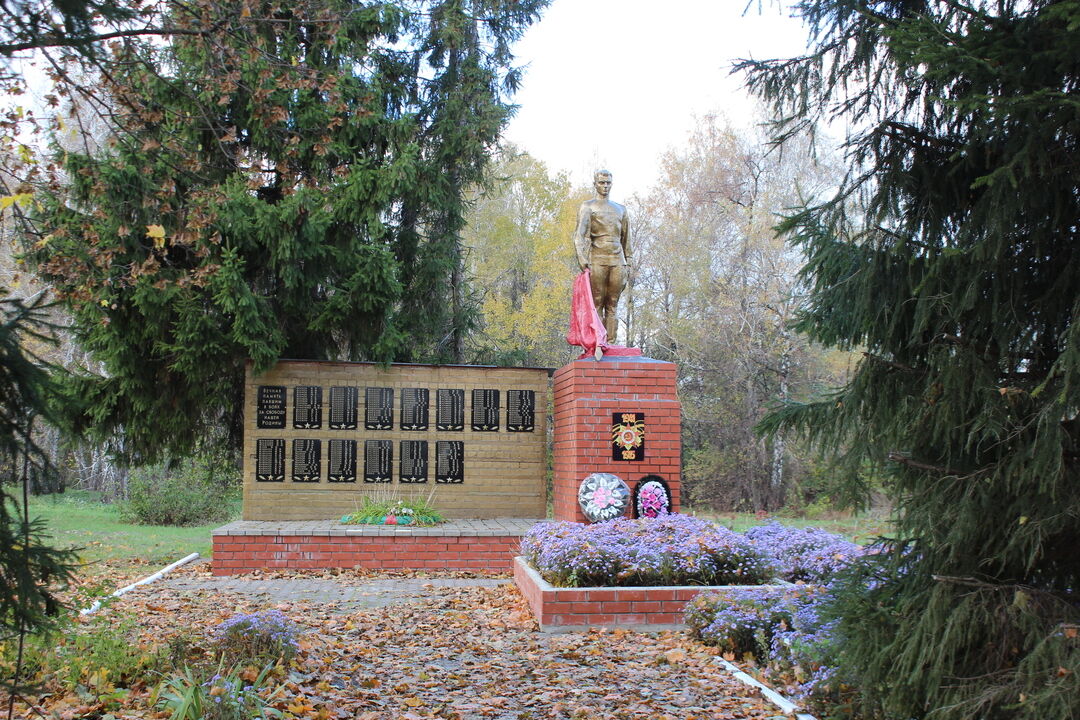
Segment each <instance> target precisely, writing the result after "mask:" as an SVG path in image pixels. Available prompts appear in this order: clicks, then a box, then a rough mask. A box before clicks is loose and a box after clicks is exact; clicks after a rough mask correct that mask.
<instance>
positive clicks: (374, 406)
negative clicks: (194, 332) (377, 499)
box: [243, 360, 549, 520]
mask: <svg viewBox="0 0 1080 720" xmlns="http://www.w3.org/2000/svg"><path fill="white" fill-rule="evenodd" d="M548 376H549V371H548V370H546V369H543V368H496V367H481V366H469V365H389V366H382V365H377V364H374V363H337V362H314V361H306V360H283V361H280V362H278V363H277V364H276V365H275V366H274V367H272V368H271V369H270V370H268V371H267V372H265V373H263V374H261V375H258V376H256V375H254V374H253V372H252V370H251V364H250V363H249V364H248V369H247V377H246V385H245V408H244V410H245V412H244V423H245V427H244V516H243V517H244V519H245V520H326V519H336V518H340V517H341V516H342V515H345V514H347V513H350V512H352V511H354V510H355V509H356V507H357V503H358V501H359V499H360V498H362V497H363V496H364V495H365V494H379V495H383V496H385V495H386V494H387V493H390V492H392V493H396V494H397V495H398V496H403V497H410V496H413V495H417V494H419V495H423V496H425V497H426V496H427V495H428V493H432V495H433V502H434V504H435V507H436V508H437V509H438V510H439V511H440V512H441V513H443V515H445V516H446V517H459V518H494V517H526V518H538V517H544V515H545V514H546V509H547V508H546V498H545V483H544V475H545V471H546V467H547V458H546V452H547V416H548V397H549V380H548Z"/></svg>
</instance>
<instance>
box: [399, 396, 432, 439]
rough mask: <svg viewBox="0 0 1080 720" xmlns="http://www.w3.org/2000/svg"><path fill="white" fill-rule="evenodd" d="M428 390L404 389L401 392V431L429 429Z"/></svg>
mask: <svg viewBox="0 0 1080 720" xmlns="http://www.w3.org/2000/svg"><path fill="white" fill-rule="evenodd" d="M428 397H429V391H428V389H427V388H404V389H403V390H402V391H401V429H402V430H427V429H428Z"/></svg>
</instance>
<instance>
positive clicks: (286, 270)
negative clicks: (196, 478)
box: [32, 0, 546, 461]
mask: <svg viewBox="0 0 1080 720" xmlns="http://www.w3.org/2000/svg"><path fill="white" fill-rule="evenodd" d="M545 4H546V0H515V1H513V2H505V1H504V0H423V1H417V2H411V1H406V0H387V1H385V2H374V3H361V2H354V1H353V0H290V1H289V2H244V3H235V2H226V1H225V0H196V1H195V2H166V3H163V4H162V7H164V12H165V16H164V17H162V18H161V19H160V22H159V23H158V25H160V26H162V27H168V28H171V29H173V30H174V31H175V34H174V35H172V36H169V37H168V39H167V41H164V42H163V41H157V40H155V41H148V40H145V39H143V38H140V37H130V38H128V37H125V38H121V39H118V40H116V41H114V44H113V46H112V48H111V52H112V56H111V57H110V58H109V59H108V60H107V61H103V62H100V63H98V71H97V72H98V74H97V76H96V77H99V78H100V83H101V84H100V88H99V89H98V90H97V92H96V93H92V94H86V93H82V94H80V93H79V87H78V86H79V83H78V81H77V80H78V79H75V78H71V77H69V76H67V75H63V74H60V75H59V80H60V89H61V90H62V91H63V92H64V93H66V95H67V97H68V99H69V101H70V102H71V105H72V107H73V108H74V110H75V111H76V119H79V118H82V117H85V116H86V115H87V114H89V113H92V112H96V113H97V114H98V115H99V116H101V115H104V116H105V118H106V120H107V122H106V123H105V130H104V131H103V132H99V133H97V134H96V135H95V134H94V133H93V132H90V131H89V130H87V131H86V132H84V135H83V139H84V140H85V141H86V142H85V143H84V146H81V147H79V148H77V149H76V148H72V147H71V146H70V145H71V143H70V142H66V144H65V143H62V142H60V139H61V138H62V134H63V132H69V131H70V129H71V127H72V126H73V124H74V122H73V121H72V120H66V121H65V122H64V128H62V129H61V133H59V134H58V146H57V154H56V159H57V163H58V165H59V166H60V167H61V168H62V170H63V175H62V176H61V177H58V178H57V179H56V181H55V183H54V185H53V187H52V193H51V197H50V198H45V199H44V200H45V204H46V207H45V210H44V212H43V213H42V215H41V218H40V220H41V222H42V232H41V235H40V237H39V238H37V239H36V241H35V249H34V252H33V256H32V257H33V260H34V262H35V263H36V266H37V268H38V271H39V273H40V274H41V276H42V277H44V278H45V279H47V280H48V281H49V282H50V283H51V284H52V285H53V287H54V288H55V290H56V291H57V293H58V295H59V297H60V298H61V299H62V300H63V301H64V302H65V304H66V305H67V307H68V309H69V310H70V312H71V314H72V317H73V318H74V328H75V331H76V333H77V336H78V338H79V340H80V341H81V343H82V344H83V345H84V347H85V348H87V349H88V350H90V351H91V352H92V353H93V356H94V357H95V358H96V359H97V360H98V361H100V371H99V372H92V373H91V372H87V373H84V374H81V375H79V376H78V377H76V378H74V379H73V380H72V381H71V382H70V383H69V384H68V389H67V401H68V403H69V405H71V406H73V407H75V410H76V411H75V412H74V413H69V416H71V418H72V423H71V425H72V429H74V430H76V431H80V430H84V429H90V430H93V431H95V433H96V436H97V437H100V438H112V439H113V440H114V441H115V443H116V449H117V450H118V451H120V452H121V453H122V454H123V455H125V456H127V457H130V458H134V459H136V460H139V461H145V460H148V459H151V458H153V457H154V456H156V455H158V454H160V453H161V452H162V451H170V452H172V453H183V452H186V451H187V450H189V449H190V448H191V447H192V446H193V444H194V443H195V442H196V440H197V439H198V438H199V437H201V436H205V435H206V434H207V432H208V429H210V428H213V427H215V426H220V425H227V426H229V427H230V428H231V429H232V431H233V438H234V440H235V439H236V438H237V437H238V435H239V429H240V418H239V413H240V407H241V402H240V399H241V397H242V394H243V371H244V363H245V361H246V360H250V361H251V362H252V363H253V366H254V368H255V369H256V370H261V369H264V368H266V367H267V366H269V365H270V364H271V363H273V362H274V361H275V360H276V359H278V358H280V357H289V358H309V359H354V360H356V359H366V360H376V361H448V360H455V361H461V360H463V359H464V358H463V357H462V356H461V352H462V348H463V344H462V337H463V335H464V333H465V332H467V331H468V329H469V327H470V323H471V321H472V313H473V310H472V309H471V308H470V307H469V306H468V305H467V303H466V302H465V301H464V297H465V295H464V292H463V287H462V284H463V282H464V281H463V278H462V273H461V264H462V259H461V250H460V242H459V233H460V230H461V227H462V224H463V213H464V210H465V201H464V199H463V198H464V190H465V188H466V186H467V185H469V184H471V183H474V182H477V181H478V180H479V179H480V177H481V172H482V169H483V167H484V164H485V162H486V160H487V158H488V156H489V153H490V152H491V151H492V150H493V147H494V143H495V141H496V140H497V138H498V135H499V133H500V131H501V129H502V127H503V125H504V123H505V121H506V120H507V119H508V117H509V113H510V112H511V106H510V105H509V104H508V102H507V100H506V95H507V92H508V91H512V90H513V89H514V87H515V85H516V83H517V79H518V75H517V71H515V70H514V69H512V68H511V60H512V56H511V54H510V50H509V48H510V44H511V42H512V41H513V40H514V39H516V38H517V37H518V36H519V35H520V34H521V32H523V30H524V29H525V28H526V27H527V26H528V25H529V23H531V22H532V21H534V20H535V19H536V17H537V14H538V12H539V10H540V9H541V8H542V7H543V6H544V5H545ZM94 370H98V368H95V369H94Z"/></svg>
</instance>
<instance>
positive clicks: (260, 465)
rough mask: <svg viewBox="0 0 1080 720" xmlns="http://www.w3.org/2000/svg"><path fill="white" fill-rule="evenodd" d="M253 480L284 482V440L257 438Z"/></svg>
mask: <svg viewBox="0 0 1080 720" xmlns="http://www.w3.org/2000/svg"><path fill="white" fill-rule="evenodd" d="M282 390H284V388H282ZM255 479H256V480H257V481H258V482H285V440H283V439H281V438H259V439H258V440H256V441H255Z"/></svg>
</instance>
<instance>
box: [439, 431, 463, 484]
mask: <svg viewBox="0 0 1080 720" xmlns="http://www.w3.org/2000/svg"><path fill="white" fill-rule="evenodd" d="M464 481H465V443H463V442H462V441H460V440H439V441H437V442H436V443H435V482H437V483H460V482H464Z"/></svg>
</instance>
